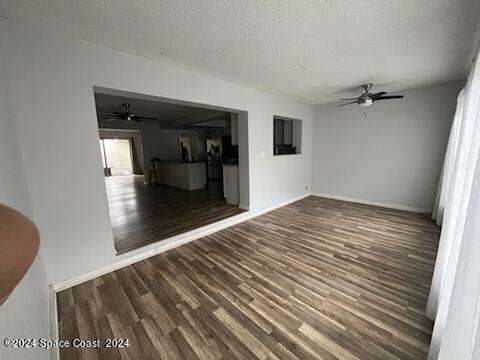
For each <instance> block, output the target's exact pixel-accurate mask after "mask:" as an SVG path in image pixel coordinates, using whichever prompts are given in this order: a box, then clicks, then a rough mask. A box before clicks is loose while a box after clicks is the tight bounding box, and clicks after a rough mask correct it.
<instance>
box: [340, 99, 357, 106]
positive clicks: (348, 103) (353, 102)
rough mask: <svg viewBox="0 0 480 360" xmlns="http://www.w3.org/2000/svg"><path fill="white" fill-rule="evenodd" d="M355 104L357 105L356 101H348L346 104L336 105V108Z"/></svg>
mask: <svg viewBox="0 0 480 360" xmlns="http://www.w3.org/2000/svg"><path fill="white" fill-rule="evenodd" d="M356 103H358V100H355V101H350V102H347V103H345V104H340V105H337V107H340V106H345V105H350V104H356Z"/></svg>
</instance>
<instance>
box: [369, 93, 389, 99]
mask: <svg viewBox="0 0 480 360" xmlns="http://www.w3.org/2000/svg"><path fill="white" fill-rule="evenodd" d="M385 94H386V92H385V91H380V92H378V93H375V94H373V95H371V96H370V97H371V98H372V99H374V100H375V99H378V98H379V97H380V96H382V95H385Z"/></svg>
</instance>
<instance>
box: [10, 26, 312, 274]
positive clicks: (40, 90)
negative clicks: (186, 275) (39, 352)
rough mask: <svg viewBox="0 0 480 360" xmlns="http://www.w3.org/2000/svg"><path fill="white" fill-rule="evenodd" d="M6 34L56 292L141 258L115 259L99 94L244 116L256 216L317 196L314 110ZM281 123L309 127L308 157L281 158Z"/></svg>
mask: <svg viewBox="0 0 480 360" xmlns="http://www.w3.org/2000/svg"><path fill="white" fill-rule="evenodd" d="M0 32H2V33H5V34H7V44H5V45H6V46H5V47H2V49H8V51H5V52H4V53H5V57H6V60H7V63H6V65H7V72H8V75H9V77H10V78H11V80H12V81H11V86H10V88H9V91H10V95H11V96H10V98H11V108H12V112H13V113H14V114H15V117H16V121H17V127H18V134H19V140H20V145H21V147H22V152H23V154H24V164H25V169H26V177H27V179H28V182H29V183H28V184H29V188H30V194H31V198H32V206H33V210H34V213H35V214H36V217H35V220H36V223H37V225H38V226H39V229H40V233H41V236H42V238H43V241H44V244H43V246H44V252H43V253H44V255H45V265H46V270H47V278H48V281H49V282H50V283H57V282H59V281H62V280H65V279H68V278H71V277H74V276H76V275H79V274H82V273H85V272H87V271H90V270H94V269H97V268H99V267H102V266H105V265H107V264H110V263H112V262H114V261H116V260H119V259H122V258H124V257H128V256H131V255H133V254H136V253H138V251H137V252H132V253H129V254H126V255H122V256H119V257H116V256H115V255H114V254H115V251H114V247H113V239H112V232H111V225H110V221H109V213H108V207H107V199H106V191H105V186H104V182H103V174H102V165H101V158H100V153H99V151H98V127H97V120H96V112H95V102H94V96H93V86H95V85H97V86H100V87H106V88H113V89H120V90H124V91H132V92H136V93H143V94H149V95H154V96H160V97H166V98H173V99H179V100H183V101H190V102H196V103H200V104H208V105H213V106H221V107H225V108H229V109H237V110H245V111H247V112H248V126H245V127H242V128H241V129H239V131H240V133H241V134H243V131H248V136H249V144H248V148H247V149H241V151H240V152H241V153H240V157H241V159H240V162H241V164H242V162H243V164H247V163H248V164H249V178H250V186H249V189H248V191H245V192H244V193H246V194H249V201H250V207H251V208H252V209H254V210H257V209H263V208H267V207H270V206H273V205H276V204H279V203H282V202H284V201H287V200H291V199H294V198H296V197H298V196H301V195H303V194H305V193H308V192H309V191H310V181H311V156H312V152H311V146H312V139H311V134H312V131H313V116H314V110H313V107H312V106H310V105H304V104H300V103H297V102H293V101H290V100H287V99H285V98H281V97H277V96H274V95H270V94H266V93H262V92H259V91H256V90H252V89H248V88H245V87H242V86H238V85H234V84H231V83H228V82H225V81H222V80H219V79H215V78H212V77H208V76H204V75H200V74H196V73H193V72H189V71H186V70H182V69H179V68H175V67H172V66H170V65H166V64H161V63H158V62H154V61H150V60H146V59H142V58H139V57H135V56H131V55H127V54H123V53H120V52H117V51H114V50H110V49H108V48H105V47H101V46H94V45H91V44H88V43H85V42H80V41H74V40H69V39H64V38H62V37H61V36H62V35H61V34H54V33H49V32H46V31H42V30H40V29H37V28H32V27H30V26H29V25H25V24H20V23H16V22H12V21H10V20H5V19H2V20H0ZM273 114H276V115H282V116H286V117H291V118H296V119H302V120H303V136H304V139H303V146H302V154H301V155H294V156H280V157H275V158H274V157H273V154H272V148H273V139H272V136H273V129H272V126H273V124H272V117H273ZM0 147H1V149H0V150H2V149H3V144H0ZM245 150H247V151H248V153H247V154H245V153H244V151H245ZM245 155H247V156H248V158H247V161H244V160H245V159H244V158H243V157H244V156H245ZM59 164H60V165H59ZM240 186H241V188H242V189H243V188H244V187H245V184H244V183H241V185H240ZM241 200H242V199H241ZM242 201H243V200H242Z"/></svg>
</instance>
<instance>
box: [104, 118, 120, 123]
mask: <svg viewBox="0 0 480 360" xmlns="http://www.w3.org/2000/svg"><path fill="white" fill-rule="evenodd" d="M117 120H120V119H118V118H113V119H107V120H105V121H106V122H110V121H117Z"/></svg>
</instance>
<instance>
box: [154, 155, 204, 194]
mask: <svg viewBox="0 0 480 360" xmlns="http://www.w3.org/2000/svg"><path fill="white" fill-rule="evenodd" d="M158 173H159V177H160V182H161V183H162V184H163V185H168V186H174V187H177V188H180V189H184V190H198V189H203V188H204V187H205V185H206V184H207V172H206V169H205V161H193V162H182V161H159V162H158Z"/></svg>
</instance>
